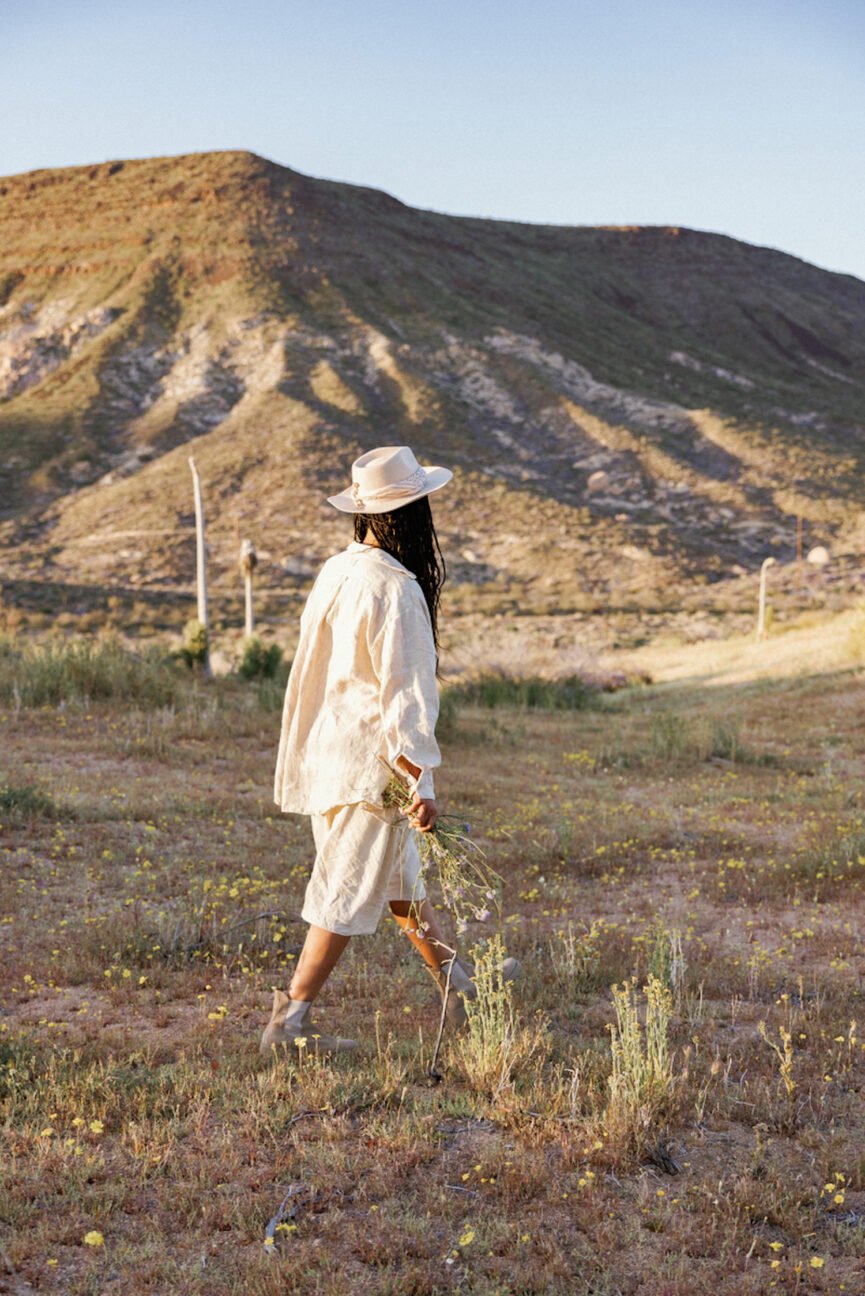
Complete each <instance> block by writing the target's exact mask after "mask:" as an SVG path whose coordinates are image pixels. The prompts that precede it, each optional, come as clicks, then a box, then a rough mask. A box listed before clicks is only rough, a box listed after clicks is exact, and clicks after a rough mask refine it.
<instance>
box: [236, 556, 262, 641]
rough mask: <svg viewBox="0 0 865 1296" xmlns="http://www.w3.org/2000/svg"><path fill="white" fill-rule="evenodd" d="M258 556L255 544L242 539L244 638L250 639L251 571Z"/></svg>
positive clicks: (252, 626) (241, 567)
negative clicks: (244, 608)
mask: <svg viewBox="0 0 865 1296" xmlns="http://www.w3.org/2000/svg"><path fill="white" fill-rule="evenodd" d="M257 562H258V558H257V557H256V553H255V546H254V545H253V543H252V541H251V540H244V541H243V542H242V544H241V546H240V570H241V572H242V573H243V583H244V586H245V587H246V617H245V621H246V631H245V633H246V638H247V639H251V638H252V634H253V631H254V628H255V626H254V621H253V616H252V573H253V572H254V571H255V565H256V563H257Z"/></svg>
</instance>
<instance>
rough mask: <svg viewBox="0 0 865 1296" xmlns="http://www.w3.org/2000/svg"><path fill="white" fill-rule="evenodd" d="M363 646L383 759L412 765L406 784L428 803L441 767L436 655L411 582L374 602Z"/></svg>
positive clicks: (423, 608) (420, 595) (423, 603)
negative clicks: (372, 678)
mask: <svg viewBox="0 0 865 1296" xmlns="http://www.w3.org/2000/svg"><path fill="white" fill-rule="evenodd" d="M368 646H369V652H370V658H371V661H372V666H373V670H374V671H375V675H376V678H377V680H378V684H379V703H380V707H381V722H382V728H383V730H384V737H385V745H386V750H387V759H388V761H389V762H390V764H391V765H394V766H395V765H396V764H397V762H398V760H399V758H400V756H404V757H405V758H406V760H408V761H410V762H411V764H412V765H415V766H417V767H418V769H420V775H419V777H418V779H417V781H416V782H414V780H411V783H412V784H413V790H414V791H416V792H417V794H418V796H420V797H421V798H422V799H424V800H431V799H432V798H433V797H434V796H435V790H434V786H433V775H432V771H433V770H434V769H437V768H438V766H439V765H440V764H441V753H440V751H439V747H438V743H437V742H436V737H435V726H436V720H437V719H438V712H439V698H438V686H437V684H436V652H435V643H434V642H433V635H432V624H431V622H430V617H429V612H428V610H427V605H426V601H425V599H424V596H423V593H422V591H421V589H420V587H419V586H418V585H417V584H416V582H415V581H410V580H406V582H405V584H404V585H403V587H402V589H401V590H400V591H399V596H398V597H393V598H388V599H377V600H376V606H375V609H374V611H373V614H372V616H371V617H370V633H369V640H368Z"/></svg>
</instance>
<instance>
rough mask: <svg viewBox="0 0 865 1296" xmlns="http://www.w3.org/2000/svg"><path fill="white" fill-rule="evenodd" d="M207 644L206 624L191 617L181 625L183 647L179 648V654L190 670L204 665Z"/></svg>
mask: <svg viewBox="0 0 865 1296" xmlns="http://www.w3.org/2000/svg"><path fill="white" fill-rule="evenodd" d="M208 646H209V644H208V635H207V626H205V625H203V624H202V623H201V621H198V620H196V618H195V617H193V618H192V620H191V621H187V623H186V625H185V626H184V627H183V647H182V648H181V649H180V656H181V657H182V658H183V660H184V661H185V662H186V665H187V666H188V667H189V669H190V670H194V669H195V667H196V666H203V665H204V663H205V662H206V661H207V650H208Z"/></svg>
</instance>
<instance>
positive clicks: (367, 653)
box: [273, 541, 441, 814]
mask: <svg viewBox="0 0 865 1296" xmlns="http://www.w3.org/2000/svg"><path fill="white" fill-rule="evenodd" d="M438 709H439V701H438V689H437V686H436V653H435V643H434V641H433V634H432V622H431V621H430V615H429V611H428V609H427V605H426V600H425V598H424V596H423V591H422V590H421V588H420V586H419V584H418V582H417V580H416V578H415V576H414V574H413V573H412V572H410V571H408V569H407V568H406V567H404V566H403V565H402V563H400V562H398V561H397V559H396V558H394V557H393V556H392V555H391V554H389V553H386V552H385V550H383V549H378V548H376V547H375V546H373V545H364V544H358V543H357V542H356V541H355V542H353V543H352V544H350V545H348V546H347V548H346V549H344V550H343V552H342V553H338V554H335V555H334V557H332V558H329V559H328V560H327V562H326V563H325V564H324V566H323V567H322V569H321V571H320V572H319V574H318V577H317V579H316V581H315V584H314V585H313V588H312V592H311V593H310V596H309V598H308V600H307V603H306V606H305V608H304V610H303V614H302V616H301V618H300V641H299V643H298V646H297V653H296V654H295V658H294V661H293V663H292V667H291V674H290V675H289V679H288V686H287V688H286V692H285V705H284V707H283V713H282V729H281V733H280V741H279V753H278V756H277V762H276V776H275V779H274V792H273V795H274V800H275V801H276V803H277V805H278V806H280V808H281V809H282V810H285V811H293V812H295V813H299V814H323V813H324V812H325V811H326V810H330V809H332V808H333V807H334V806H337V805H352V804H354V803H356V802H360V801H369V802H371V803H373V804H377V803H380V800H381V794H382V792H383V791H384V788H385V786H386V785H387V782H388V780H389V778H390V775H389V774H388V771H387V769H386V768H385V766H384V765H383V764H382V761H381V759H380V758H381V757H384V759H385V760H387V761H388V762H389V763H390V764H391V765H396V762H397V760H398V759H399V757H400V756H405V757H406V759H407V760H408V761H410V762H411V764H412V765H416V766H417V767H418V768H419V769H420V771H421V773H420V776H419V778H418V779H417V781H416V782H415V780H414V779H409V785H410V787H412V789H413V790H416V791H417V792H418V794H419V795H420V796H421V797H422V798H432V797H433V796H434V795H435V793H434V788H433V775H432V771H433V769H435V768H436V767H437V766H438V765H439V764H440V762H441V755H440V752H439V748H438V744H437V742H436V738H435V724H436V720H437V718H438Z"/></svg>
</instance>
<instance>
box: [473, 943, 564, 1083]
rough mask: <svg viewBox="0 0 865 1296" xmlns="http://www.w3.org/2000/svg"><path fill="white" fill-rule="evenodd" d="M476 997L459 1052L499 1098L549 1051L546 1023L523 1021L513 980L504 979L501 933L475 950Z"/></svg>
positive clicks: (476, 1077)
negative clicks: (534, 1024)
mask: <svg viewBox="0 0 865 1296" xmlns="http://www.w3.org/2000/svg"><path fill="white" fill-rule="evenodd" d="M472 957H473V960H474V967H475V970H474V976H473V978H472V979H473V980H474V983H475V985H476V986H477V992H478V993H477V998H476V999H466V1000H465V1006H466V1013H467V1014H468V1021H467V1023H466V1025H465V1028H464V1031H463V1033H462V1034H461V1035H460V1036H459V1038H458V1039H457V1041H456V1043H455V1051H456V1054H457V1057H458V1058H459V1060H460V1062H461V1064H462V1067H463V1070H464V1071H465V1074H466V1077H467V1079H468V1081H469V1083H470V1084H471V1085H472V1086H473V1087H474V1088H476V1089H478V1090H479V1091H481V1092H482V1093H486V1094H488V1095H489V1097H490V1098H491V1099H492V1100H493V1101H494V1102H495V1101H496V1099H498V1098H500V1097H501V1096H502V1095H503V1094H504V1093H505V1091H507V1090H508V1089H511V1088H512V1087H513V1084H514V1080H515V1078H516V1077H517V1075H519V1074H521V1073H524V1072H526V1071H527V1070H528V1069H529V1066H530V1064H531V1065H539V1064H540V1063H541V1062H542V1061H543V1060H544V1057H545V1055H546V1053H547V1051H548V1041H547V1037H546V1033H545V1031H544V1028H543V1025H540V1026H539V1027H538V1028H537V1029H534V1030H533V1029H530V1028H529V1027H525V1026H521V1025H520V1023H519V1021H518V1020H517V1013H516V1007H515V1004H514V994H513V983H512V982H511V981H505V980H503V978H502V974H501V967H502V963H503V962H504V958H505V947H504V942H503V940H502V938H501V936H500V935H498V934H497V935H495V936H491V937H489V938H488V939H487V940H485V941H483V942H482V943H480V944H479V945H476V946H475V947H474V948H473V950H472Z"/></svg>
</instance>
